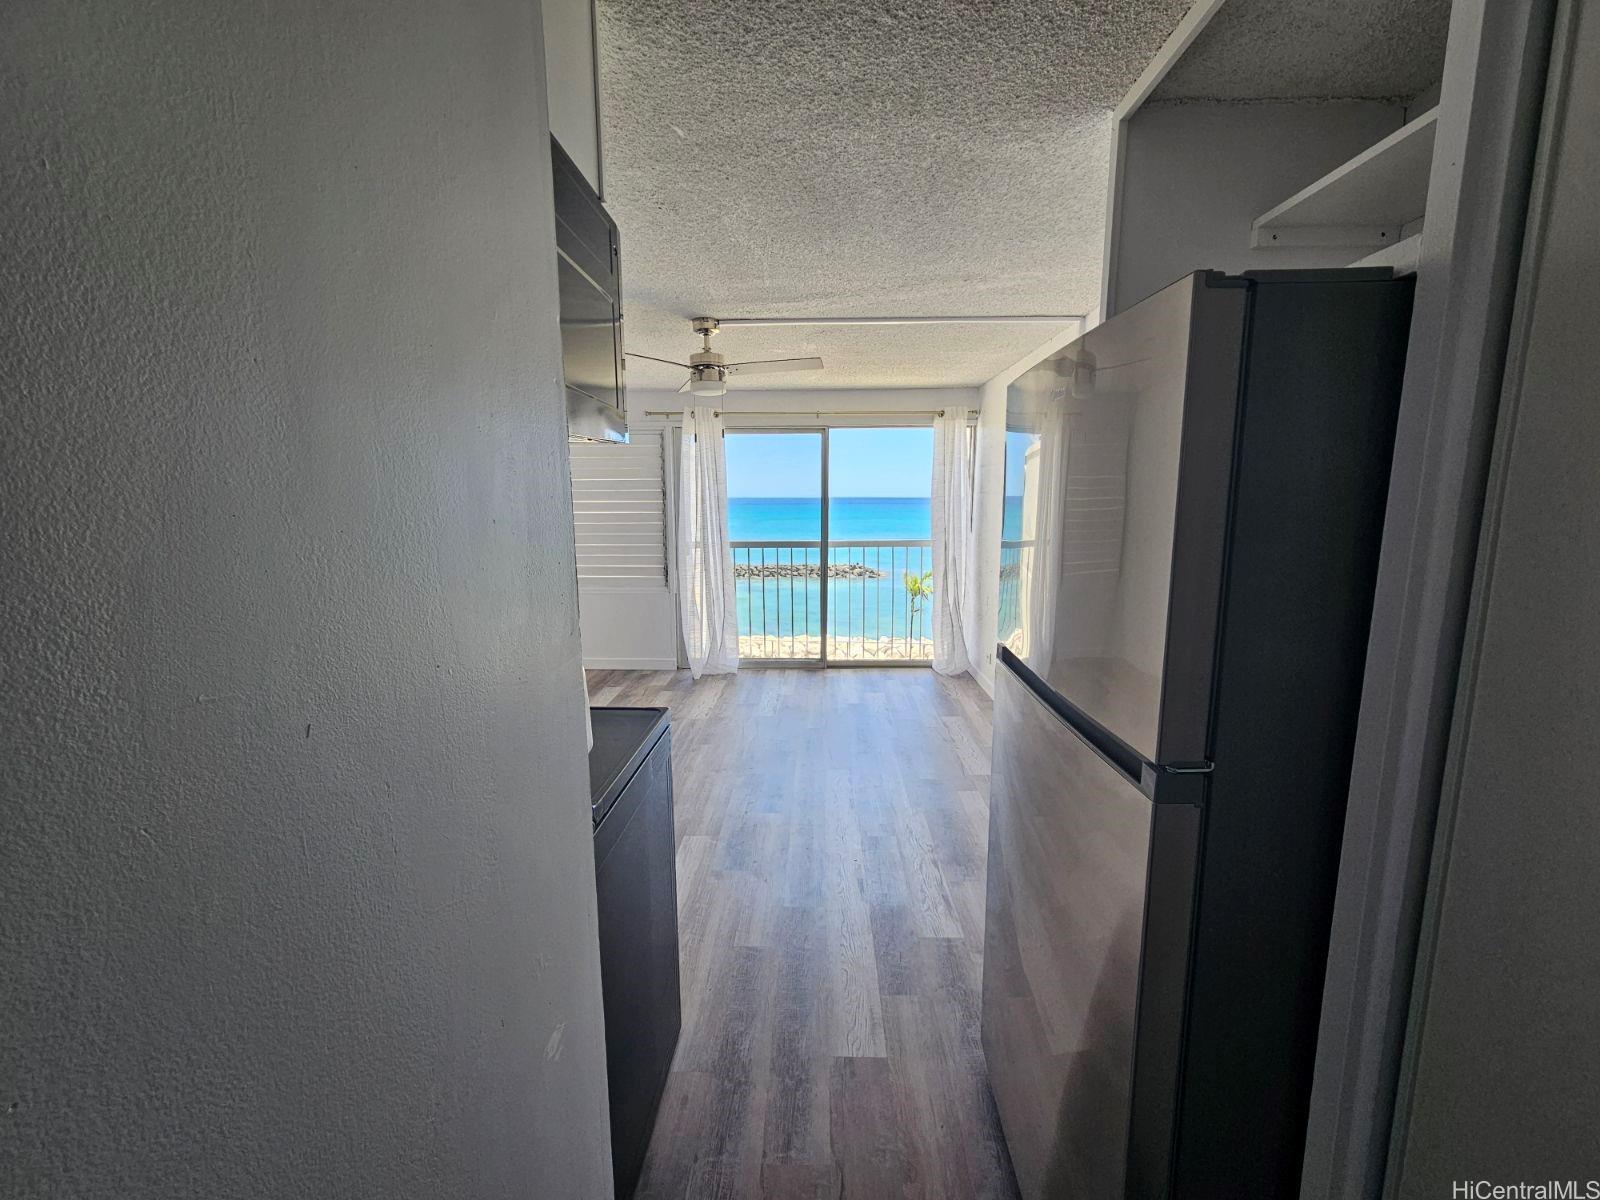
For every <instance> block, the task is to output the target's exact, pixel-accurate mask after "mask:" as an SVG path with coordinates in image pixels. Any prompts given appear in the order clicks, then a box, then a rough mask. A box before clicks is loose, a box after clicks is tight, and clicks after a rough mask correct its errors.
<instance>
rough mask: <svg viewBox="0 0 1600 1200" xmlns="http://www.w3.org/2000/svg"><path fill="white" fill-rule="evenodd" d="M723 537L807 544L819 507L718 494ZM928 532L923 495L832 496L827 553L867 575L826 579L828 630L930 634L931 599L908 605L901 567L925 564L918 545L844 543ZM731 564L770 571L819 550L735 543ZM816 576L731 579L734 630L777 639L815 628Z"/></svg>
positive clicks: (818, 621) (801, 562) (809, 558)
mask: <svg viewBox="0 0 1600 1200" xmlns="http://www.w3.org/2000/svg"><path fill="white" fill-rule="evenodd" d="M728 536H729V538H730V539H731V540H732V541H734V542H736V543H737V542H741V541H763V542H778V541H785V540H791V539H792V540H794V541H810V542H815V541H818V540H820V539H821V536H822V505H821V503H820V502H819V501H817V500H806V499H789V498H760V497H748V496H741V497H737V498H731V499H729V501H728ZM931 536H932V525H931V522H930V516H929V506H928V499H927V497H925V496H922V497H919V496H893V497H868V496H835V497H834V498H833V501H832V504H831V505H830V507H829V510H828V540H829V542H830V544H831V550H830V552H829V560H830V561H831V562H833V563H836V564H855V565H857V566H859V567H861V568H865V570H866V571H871V572H876V573H877V574H876V576H867V575H862V576H860V577H845V578H840V577H835V578H831V579H829V581H828V608H829V613H830V618H831V619H830V622H829V624H830V625H831V627H832V628H831V630H830V632H831V634H832V636H834V637H866V638H897V639H913V640H914V639H917V638H925V637H928V636H930V619H931V616H932V612H931V610H932V607H933V602H932V600H931V599H924V600H921V601H919V602H915V603H913V600H912V597H911V596H910V595H909V593H908V592H907V590H906V585H905V577H906V575H907V573H910V574H912V575H915V576H921V575H922V574H924V573H925V572H927V571H928V570H929V568H930V567H932V565H933V552H932V550H931V548H930V547H927V546H860V545H856V546H852V545H851V544H850V543H851V541H852V540H855V541H912V540H920V541H926V540H927V539H929V538H930V537H931ZM733 558H734V565H735V568H739V567H750V568H755V569H760V568H762V567H763V566H764V567H766V568H768V569H772V570H774V572H776V570H778V569H781V568H784V567H790V566H796V567H801V568H803V567H805V566H806V565H810V566H812V567H815V566H816V564H817V563H818V562H819V561H820V558H821V551H820V550H818V549H816V548H806V547H769V548H751V547H739V546H735V547H734V551H733ZM821 587H822V581H821V580H820V579H817V578H814V577H813V578H806V577H804V576H800V577H784V576H777V577H769V578H764V579H762V578H746V579H739V580H737V582H736V584H735V593H736V595H735V599H736V603H737V605H738V610H739V632H740V633H741V634H743V635H747V636H748V635H752V634H760V633H762V632H763V631H765V632H766V633H767V634H769V635H772V636H776V637H780V638H787V637H793V636H795V635H797V634H807V635H810V636H812V637H816V636H818V635H820V633H821V632H822V596H821Z"/></svg>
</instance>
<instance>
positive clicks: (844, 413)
mask: <svg viewBox="0 0 1600 1200" xmlns="http://www.w3.org/2000/svg"><path fill="white" fill-rule="evenodd" d="M644 415H645V416H647V417H681V416H683V409H681V408H647V409H645V410H644ZM712 415H713V416H718V417H816V418H817V419H818V420H821V419H822V418H823V417H942V416H944V409H942V408H885V409H879V410H877V411H868V410H866V409H856V410H854V411H850V410H845V409H839V410H836V411H833V412H818V411H817V410H815V409H810V408H807V409H797V408H795V409H776V408H766V409H762V408H742V409H738V410H733V409H725V408H718V409H713V410H712Z"/></svg>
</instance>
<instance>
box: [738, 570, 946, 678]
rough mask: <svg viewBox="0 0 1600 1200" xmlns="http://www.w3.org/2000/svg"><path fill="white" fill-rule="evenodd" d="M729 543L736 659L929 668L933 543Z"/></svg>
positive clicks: (931, 652) (931, 627)
mask: <svg viewBox="0 0 1600 1200" xmlns="http://www.w3.org/2000/svg"><path fill="white" fill-rule="evenodd" d="M822 559H823V549H822V543H821V542H820V541H810V542H807V541H778V542H760V541H742V542H734V543H733V573H734V591H735V601H736V604H737V607H738V613H739V656H740V657H741V658H743V659H747V660H753V661H769V662H824V661H826V662H897V663H926V662H928V661H930V660H931V659H932V658H933V587H934V585H935V584H936V582H937V581H936V580H935V579H934V578H933V544H932V543H931V542H928V541H904V540H878V541H860V540H857V541H851V542H829V543H828V550H827V559H828V571H827V576H828V577H827V588H828V592H827V605H826V624H824V606H823V595H822V585H823V577H822ZM824 651H826V657H824Z"/></svg>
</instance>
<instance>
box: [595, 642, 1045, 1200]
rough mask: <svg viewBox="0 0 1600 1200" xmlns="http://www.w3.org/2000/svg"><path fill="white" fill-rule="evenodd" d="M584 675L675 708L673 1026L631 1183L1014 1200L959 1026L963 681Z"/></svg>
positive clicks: (985, 745) (967, 1036)
mask: <svg viewBox="0 0 1600 1200" xmlns="http://www.w3.org/2000/svg"><path fill="white" fill-rule="evenodd" d="M589 686H590V693H591V700H592V702H593V703H595V704H639V705H666V706H668V707H669V708H670V709H671V710H672V730H673V751H672V752H673V771H674V776H673V777H674V791H675V799H676V805H677V835H678V864H677V865H678V897H679V900H678V904H679V929H680V940H681V943H682V955H683V957H682V965H683V1033H682V1036H681V1038H680V1040H679V1043H678V1053H677V1058H676V1060H675V1061H674V1063H673V1068H672V1074H671V1076H670V1078H669V1080H668V1082H667V1088H666V1094H665V1096H664V1097H663V1099H662V1102H661V1112H660V1115H659V1117H658V1118H657V1120H656V1127H655V1135H654V1139H653V1140H652V1142H651V1145H650V1153H649V1157H648V1159H647V1160H646V1162H645V1167H644V1175H643V1177H642V1179H641V1180H640V1185H639V1190H638V1193H637V1195H638V1196H639V1197H641V1198H649V1200H661V1198H666V1197H672V1198H674V1200H677V1198H680V1197H690V1198H693V1200H702V1198H710V1197H729V1198H746V1197H773V1198H780V1197H781V1198H789V1197H796V1198H800V1197H803V1198H806V1200H822V1198H838V1200H851V1198H861V1200H880V1198H888V1197H927V1198H930V1200H932V1198H942V1197H949V1198H951V1200H973V1198H976V1197H985V1198H987V1197H1013V1196H1015V1195H1016V1194H1017V1192H1016V1183H1015V1181H1014V1180H1013V1178H1012V1174H1011V1167H1010V1163H1009V1160H1008V1159H1007V1157H1006V1150H1005V1144H1004V1142H1003V1141H1002V1140H1001V1136H1000V1131H999V1123H998V1119H997V1117H996V1115H995V1111H994V1102H993V1100H992V1099H991V1097H990V1094H989V1087H988V1083H987V1079H986V1076H985V1072H984V1062H983V1051H982V1049H981V1047H980V1045H979V1041H978V988H979V973H980V954H981V952H982V946H983V886H984V856H985V840H986V836H987V829H988V818H987V803H988V790H989V789H988V784H989V736H990V728H989V701H988V699H987V697H985V696H984V694H983V692H982V691H981V690H980V689H979V688H978V686H977V685H976V684H974V683H973V682H972V681H971V680H970V679H965V678H963V679H959V680H953V679H946V678H943V677H942V676H939V675H936V674H934V673H933V672H932V671H929V670H925V669H877V670H869V669H854V668H852V669H839V670H831V671H810V670H744V671H741V672H739V673H738V674H737V675H731V676H715V677H707V678H705V679H702V680H700V681H699V682H698V683H691V682H690V680H689V676H688V673H687V672H621V671H597V672H593V673H591V675H590V680H589Z"/></svg>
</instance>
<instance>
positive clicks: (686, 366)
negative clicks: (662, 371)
mask: <svg viewBox="0 0 1600 1200" xmlns="http://www.w3.org/2000/svg"><path fill="white" fill-rule="evenodd" d="M622 357H623V358H643V359H647V360H648V361H650V362H658V363H661V364H662V365H664V366H668V367H682V368H683V369H684V370H685V371H687V370H688V369H689V364H688V363H681V362H673V361H672V360H671V359H670V358H657V357H656V356H655V355H653V354H635V353H634V352H633V351H632V350H627V351H624V352H623V355H622Z"/></svg>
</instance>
